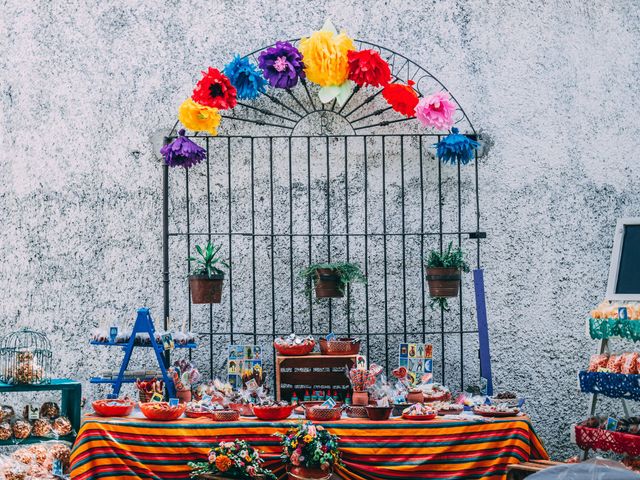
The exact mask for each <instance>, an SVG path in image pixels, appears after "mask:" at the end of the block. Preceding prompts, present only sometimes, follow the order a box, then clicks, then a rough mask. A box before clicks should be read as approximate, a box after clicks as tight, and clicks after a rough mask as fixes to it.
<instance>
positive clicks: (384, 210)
mask: <svg viewBox="0 0 640 480" xmlns="http://www.w3.org/2000/svg"><path fill="white" fill-rule="evenodd" d="M386 138H387V137H386V136H384V135H383V136H382V233H383V236H382V254H383V258H384V259H383V262H384V333H385V336H384V364H385V374H386V375H387V377H388V376H389V335H387V333H388V332H389V299H388V293H389V291H388V285H387V273H388V270H387V173H386V170H387V157H386V148H385V140H386ZM367 353H368V352H367Z"/></svg>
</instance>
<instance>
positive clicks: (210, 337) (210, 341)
mask: <svg viewBox="0 0 640 480" xmlns="http://www.w3.org/2000/svg"><path fill="white" fill-rule="evenodd" d="M206 142H207V143H206V145H207V232H209V235H208V236H207V241H208V242H210V241H211V167H210V165H211V159H210V156H209V149H210V148H209V147H210V145H209V137H207V140H206ZM187 195H189V192H187ZM187 301H189V299H188V298H187ZM189 323H191V318H189ZM209 368H210V370H211V378H213V305H212V304H209Z"/></svg>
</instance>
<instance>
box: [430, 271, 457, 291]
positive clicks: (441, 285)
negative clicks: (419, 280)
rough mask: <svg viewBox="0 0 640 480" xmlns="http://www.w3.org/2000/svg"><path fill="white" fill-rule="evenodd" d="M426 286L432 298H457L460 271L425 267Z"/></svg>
mask: <svg viewBox="0 0 640 480" xmlns="http://www.w3.org/2000/svg"><path fill="white" fill-rule="evenodd" d="M427 284H428V285H429V295H430V296H432V297H457V296H458V293H459V292H460V269H458V268H441V267H437V268H428V267H427Z"/></svg>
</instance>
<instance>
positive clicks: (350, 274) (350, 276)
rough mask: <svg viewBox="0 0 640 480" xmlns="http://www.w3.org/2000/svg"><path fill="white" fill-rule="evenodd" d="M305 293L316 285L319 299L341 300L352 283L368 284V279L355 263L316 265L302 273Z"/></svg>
mask: <svg viewBox="0 0 640 480" xmlns="http://www.w3.org/2000/svg"><path fill="white" fill-rule="evenodd" d="M300 276H301V277H302V278H303V279H304V281H305V292H306V293H307V294H308V293H309V292H310V291H311V284H314V285H315V290H316V297H317V298H340V297H343V296H344V292H345V290H346V289H347V285H349V284H350V283H367V278H366V277H365V276H364V274H363V273H362V270H360V266H359V265H357V264H355V263H346V262H336V263H314V264H313V265H310V266H308V267H307V268H305V269H304V270H302V271H301V272H300Z"/></svg>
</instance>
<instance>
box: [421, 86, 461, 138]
mask: <svg viewBox="0 0 640 480" xmlns="http://www.w3.org/2000/svg"><path fill="white" fill-rule="evenodd" d="M455 113H456V104H455V103H454V102H452V101H451V97H450V96H449V94H448V93H447V92H438V93H434V94H433V95H429V96H428V97H424V98H421V99H420V100H419V101H418V105H417V106H416V118H417V119H418V120H419V121H420V123H422V125H424V126H425V127H433V128H437V129H439V130H449V129H450V128H451V127H452V126H453V122H454V120H453V116H454V115H455Z"/></svg>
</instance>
